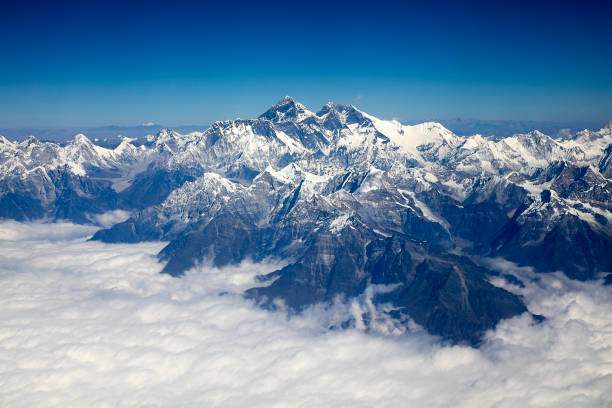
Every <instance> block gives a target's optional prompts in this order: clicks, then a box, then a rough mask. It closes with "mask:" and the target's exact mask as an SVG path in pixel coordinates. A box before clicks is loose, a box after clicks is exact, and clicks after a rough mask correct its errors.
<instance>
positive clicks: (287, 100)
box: [259, 96, 314, 122]
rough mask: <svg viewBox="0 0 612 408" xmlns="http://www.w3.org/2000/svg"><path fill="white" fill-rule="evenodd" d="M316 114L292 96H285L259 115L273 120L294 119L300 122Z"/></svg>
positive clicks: (261, 117)
mask: <svg viewBox="0 0 612 408" xmlns="http://www.w3.org/2000/svg"><path fill="white" fill-rule="evenodd" d="M309 116H314V113H312V112H311V111H309V110H308V109H306V107H305V106H304V105H302V104H301V103H299V102H297V101H295V100H294V99H293V98H292V97H290V96H285V97H284V98H283V99H281V100H280V101H279V102H278V103H276V104H275V105H274V106H272V107H271V108H270V109H268V110H267V111H266V112H264V113H263V114H261V115H260V116H259V118H260V119H268V120H271V121H273V122H280V121H284V120H294V121H296V122H300V121H302V120H303V119H305V118H306V117H309Z"/></svg>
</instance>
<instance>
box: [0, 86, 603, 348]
mask: <svg viewBox="0 0 612 408" xmlns="http://www.w3.org/2000/svg"><path fill="white" fill-rule="evenodd" d="M611 146H612V127H611V126H610V124H609V125H608V126H606V127H604V128H602V129H600V130H599V131H597V132H592V131H582V132H579V133H577V134H576V135H574V136H573V137H571V138H567V139H563V140H557V139H553V138H551V137H549V136H547V135H545V134H543V133H542V132H538V131H532V132H529V133H527V134H517V135H513V136H511V137H507V138H501V139H498V138H488V137H483V136H481V135H473V136H469V137H465V136H457V135H455V134H454V133H453V132H451V131H450V130H448V129H446V128H445V127H444V126H442V125H440V124H438V123H434V122H427V123H423V124H418V125H403V124H401V123H400V122H397V121H386V120H381V119H378V118H376V117H374V116H371V115H368V114H367V113H364V112H362V111H360V110H359V109H357V108H355V107H354V106H352V105H337V104H334V103H328V104H326V105H325V106H324V107H323V108H322V109H321V110H319V112H317V113H313V112H311V111H310V110H308V109H307V108H306V107H304V106H303V105H302V104H300V103H299V102H296V101H295V100H294V99H292V98H290V97H285V98H283V99H282V100H281V101H279V103H277V104H275V105H273V106H272V107H271V108H270V109H268V110H267V111H266V112H264V113H263V114H262V115H260V117H258V118H257V119H237V120H229V121H220V122H215V123H213V125H211V126H210V128H208V129H206V130H205V131H201V132H200V131H195V132H191V133H189V134H186V135H184V134H180V133H178V132H175V131H172V130H161V131H160V132H158V134H157V135H152V136H150V137H148V138H147V140H146V142H145V143H142V144H140V145H135V144H133V143H132V141H131V140H130V139H127V138H126V139H124V140H122V142H121V143H120V144H119V145H118V146H117V147H115V148H114V149H107V148H103V147H100V146H96V145H95V144H94V143H92V142H91V141H90V140H89V139H87V137H85V136H84V135H77V136H76V137H75V138H74V140H73V141H72V142H71V143H68V144H67V145H65V146H60V145H57V144H53V143H47V142H40V141H37V140H29V141H26V142H21V143H15V142H10V141H8V140H6V139H0V217H4V218H14V219H19V220H27V219H37V218H44V217H46V218H50V219H60V218H66V219H71V220H73V221H77V222H88V220H89V219H90V218H91V212H92V210H93V211H94V212H103V211H110V210H116V209H121V210H126V211H129V212H130V213H131V216H130V217H129V218H128V219H127V220H126V221H124V222H121V223H119V224H116V225H115V226H113V227H111V228H107V229H102V230H100V231H98V233H96V234H95V235H94V236H93V238H92V239H96V240H102V241H105V242H138V241H143V240H167V241H170V243H169V244H168V246H167V247H166V248H164V250H163V251H162V252H160V255H159V256H160V260H161V261H163V262H165V263H166V264H165V266H164V272H165V273H169V274H171V275H174V276H180V275H181V274H182V273H184V272H185V271H186V270H188V269H189V268H191V267H193V266H195V265H197V264H198V263H200V262H204V261H206V262H211V263H212V264H213V265H215V266H224V265H228V264H232V263H237V262H241V261H242V260H244V259H247V258H250V259H252V260H254V261H261V260H263V259H265V258H267V257H271V256H272V257H279V258H284V259H293V260H294V262H293V263H290V264H289V265H287V266H286V267H284V268H282V269H280V270H279V271H275V272H274V273H273V274H272V275H271V276H269V277H267V279H268V280H270V279H272V278H273V279H272V283H271V284H269V285H268V286H265V287H262V288H257V289H253V290H251V291H249V292H248V296H251V297H253V298H254V299H256V300H257V301H258V302H260V304H262V305H263V306H266V307H272V306H273V305H274V304H275V303H274V302H272V300H273V299H277V298H278V299H282V300H283V301H284V302H285V304H287V305H290V307H292V308H295V309H301V308H303V307H307V306H308V305H311V304H313V303H316V302H320V301H323V302H329V301H331V300H332V299H334V298H335V297H337V296H344V297H348V298H350V297H354V296H357V295H359V293H361V292H363V290H365V288H366V287H367V286H368V285H370V284H385V285H397V289H396V290H395V291H392V292H391V293H389V294H385V295H384V296H381V297H380V299H379V301H380V302H382V301H389V302H391V303H392V304H394V305H395V307H396V309H395V310H396V313H395V315H399V317H400V318H404V317H409V318H411V319H414V320H415V321H416V322H417V323H419V324H422V325H423V326H424V327H425V328H426V329H427V330H429V331H430V332H431V333H433V334H438V335H441V336H442V337H444V338H446V339H449V340H451V341H454V342H467V343H469V344H473V345H477V344H478V343H479V341H480V340H481V338H482V335H483V333H484V331H486V330H487V329H489V328H492V327H494V326H495V324H496V323H497V322H498V321H499V319H501V318H507V317H511V316H513V315H516V314H520V313H524V312H525V311H526V308H525V307H524V305H523V304H522V301H521V300H520V298H518V297H516V296H515V295H513V294H512V293H510V292H507V291H505V290H503V289H500V288H496V287H494V286H492V285H491V284H490V283H489V277H490V276H492V275H493V274H494V272H492V271H490V270H487V269H485V268H483V267H481V266H479V265H477V264H475V263H474V261H473V259H476V258H477V257H480V256H503V257H505V258H507V259H510V260H512V261H514V262H517V263H518V264H520V265H527V266H532V267H534V268H535V269H536V270H537V271H539V272H552V271H555V270H557V269H563V271H564V272H565V273H566V274H567V275H568V276H570V277H572V278H575V279H594V278H597V277H599V276H600V274H602V273H607V272H610V271H612V257H611V256H610V255H609V254H612V248H611V241H612V240H611V237H612V205H611V203H612V181H611V180H610V179H609V178H608V177H609V166H608V163H609V156H610V153H609V150H610V148H611ZM576 240H579V242H580V245H575V241H576ZM538 255H540V256H539V258H538ZM475 257H476V258H475ZM424 294H428V295H427V296H426V297H425V298H421V296H425V295H424ZM415 298H418V299H421V300H420V301H418V302H417V301H415V300H414V299H415ZM266 299H267V300H266ZM427 299H429V300H427ZM482 305H486V306H488V307H490V310H489V309H487V308H486V307H485V308H484V309H483V307H484V306H482ZM402 316H403V317H402ZM396 317H397V316H396Z"/></svg>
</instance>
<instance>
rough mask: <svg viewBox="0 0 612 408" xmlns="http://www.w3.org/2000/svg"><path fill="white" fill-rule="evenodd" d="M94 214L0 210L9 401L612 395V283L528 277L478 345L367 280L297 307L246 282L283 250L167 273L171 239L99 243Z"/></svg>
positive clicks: (463, 402)
mask: <svg viewBox="0 0 612 408" xmlns="http://www.w3.org/2000/svg"><path fill="white" fill-rule="evenodd" d="M95 230H96V228H95V227H91V226H78V225H73V224H66V223H63V224H62V223H58V224H21V223H15V222H3V223H0V406H6V407H40V406H44V407H53V406H57V407H94V406H95V407H104V406H108V407H131V406H146V407H172V406H176V407H214V406H222V407H326V406H329V407H373V406H376V407H407V406H410V407H449V406H453V407H493V406H494V407H517V406H530V407H539V406H543V407H544V406H546V407H577V406H580V407H591V406H592V407H599V406H602V407H610V406H611V404H612V294H611V292H612V289H611V288H610V287H604V286H602V285H601V282H587V283H584V282H574V281H570V280H568V279H566V278H565V277H564V276H563V275H561V274H550V275H541V276H540V277H539V279H535V280H533V273H532V272H531V271H530V270H529V269H526V268H517V267H515V266H514V265H512V264H510V263H507V262H504V261H501V260H491V261H489V262H490V266H491V267H493V268H496V269H500V270H504V271H510V272H512V273H513V274H515V275H516V276H518V277H520V278H522V279H523V280H524V281H525V283H526V287H525V288H522V289H521V288H518V287H514V286H508V284H507V283H504V282H503V281H502V280H499V279H498V280H497V281H495V283H496V284H499V285H505V286H506V287H507V288H508V289H511V290H513V291H515V292H517V293H520V294H522V295H523V296H524V297H525V299H526V301H527V305H528V307H529V309H530V311H531V312H533V313H537V314H541V315H544V316H546V320H545V321H544V322H542V323H540V324H534V321H533V319H531V318H530V317H529V316H527V315H524V316H520V317H516V318H514V319H511V320H507V321H504V322H502V323H501V324H500V325H498V327H497V329H496V330H495V331H492V332H489V333H488V335H487V340H486V342H485V344H484V345H483V347H481V348H480V349H478V350H476V349H472V348H469V347H462V346H454V347H451V346H448V345H443V344H441V343H440V341H439V340H438V339H436V338H434V337H432V336H429V335H427V334H426V333H424V332H423V331H419V330H411V331H410V332H409V333H406V332H403V331H402V330H399V329H398V328H397V327H396V326H394V325H393V322H386V323H385V322H382V323H381V324H380V325H379V327H377V328H376V329H375V330H370V331H365V330H363V327H362V325H360V324H357V325H356V326H357V327H356V328H353V329H348V330H328V329H327V328H328V327H329V326H330V325H333V324H334V323H336V322H341V321H343V319H346V318H347V316H353V317H355V318H356V319H357V322H358V323H359V316H360V315H361V314H362V313H363V312H364V311H370V312H372V310H371V309H372V307H373V305H372V304H371V302H370V301H369V300H368V295H367V294H366V295H364V297H362V298H361V299H357V300H355V301H352V302H350V303H348V304H337V305H335V306H334V307H332V308H329V309H324V308H322V307H318V308H312V309H310V310H308V311H307V312H306V313H305V314H304V315H300V316H288V315H287V314H286V313H283V312H267V311H264V310H261V309H259V308H257V307H256V306H255V305H254V304H253V303H252V302H251V301H249V300H246V299H244V298H243V297H242V296H241V293H242V292H243V291H244V290H245V289H246V288H249V287H252V286H255V285H256V283H255V280H254V277H255V276H256V275H257V274H259V273H263V272H267V271H271V270H273V269H275V268H276V267H278V264H276V263H274V262H268V263H263V264H250V263H243V264H242V265H239V266H235V267H231V268H224V269H222V270H219V269H215V268H206V267H199V268H197V269H195V270H192V271H190V272H189V273H188V274H187V275H186V276H185V277H183V278H180V279H177V278H171V277H169V276H167V275H161V274H159V271H160V270H161V265H160V264H158V263H157V260H156V258H155V254H156V253H157V252H158V251H159V250H160V249H161V248H162V247H163V245H164V244H163V243H143V244H135V245H117V244H103V243H100V242H88V241H87V238H88V237H90V236H91V235H92V234H93V233H94V232H95Z"/></svg>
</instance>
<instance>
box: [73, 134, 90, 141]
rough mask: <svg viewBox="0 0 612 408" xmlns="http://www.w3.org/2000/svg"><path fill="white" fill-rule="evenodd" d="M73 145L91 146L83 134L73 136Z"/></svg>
mask: <svg viewBox="0 0 612 408" xmlns="http://www.w3.org/2000/svg"><path fill="white" fill-rule="evenodd" d="M73 143H78V144H92V142H91V140H89V138H88V137H87V136H85V135H84V134H83V133H77V134H76V135H74V139H73Z"/></svg>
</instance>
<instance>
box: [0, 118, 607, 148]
mask: <svg viewBox="0 0 612 408" xmlns="http://www.w3.org/2000/svg"><path fill="white" fill-rule="evenodd" d="M401 122H402V123H403V124H405V125H415V124H419V123H423V122H437V123H440V124H441V125H443V126H444V127H445V128H447V129H449V130H451V131H452V132H453V133H455V134H457V135H461V136H470V135H475V134H480V135H485V136H496V137H508V136H512V135H515V134H518V133H529V132H531V131H533V130H539V131H540V132H542V133H545V134H547V135H550V136H551V137H553V138H565V137H568V136H571V135H573V134H575V133H577V132H579V131H581V130H585V129H589V130H598V129H600V128H602V127H603V126H605V123H603V122H597V121H580V122H553V121H534V120H481V119H462V118H452V119H430V120H421V121H415V120H406V121H401ZM207 127H208V125H180V126H173V127H172V129H173V130H175V131H177V132H180V133H191V132H195V131H198V130H202V129H205V128H207ZM166 128H169V127H168V126H165V125H159V124H157V123H153V122H148V123H144V124H142V125H136V126H119V125H109V126H97V127H80V128H78V127H75V128H39V129H35V128H0V135H3V136H4V137H6V138H7V139H9V140H12V141H23V140H26V139H27V138H28V137H30V136H34V137H36V138H37V139H39V140H45V141H54V142H67V141H69V140H71V139H72V138H74V135H76V134H79V133H84V134H86V135H87V136H88V137H89V138H90V139H91V140H94V141H95V142H96V144H98V145H103V146H105V147H111V148H112V147H115V146H117V145H118V144H119V143H120V142H121V139H122V138H123V137H129V138H131V139H137V140H140V139H144V138H146V136H147V135H150V134H155V133H157V132H159V131H160V130H162V129H166ZM96 139H97V140H96Z"/></svg>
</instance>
